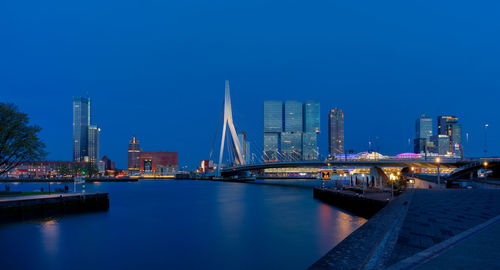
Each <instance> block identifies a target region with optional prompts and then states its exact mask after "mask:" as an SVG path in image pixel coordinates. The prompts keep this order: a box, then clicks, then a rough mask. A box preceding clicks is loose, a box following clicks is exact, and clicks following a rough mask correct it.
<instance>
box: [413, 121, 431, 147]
mask: <svg viewBox="0 0 500 270" xmlns="http://www.w3.org/2000/svg"><path fill="white" fill-rule="evenodd" d="M432 133H433V132H432V118H431V117H426V116H425V114H422V116H420V118H418V119H417V121H416V122H415V140H414V142H413V148H414V149H413V150H414V152H415V153H423V152H426V151H427V150H426V149H429V148H428V147H430V145H431V144H430V143H431V140H430V138H431V136H432Z"/></svg>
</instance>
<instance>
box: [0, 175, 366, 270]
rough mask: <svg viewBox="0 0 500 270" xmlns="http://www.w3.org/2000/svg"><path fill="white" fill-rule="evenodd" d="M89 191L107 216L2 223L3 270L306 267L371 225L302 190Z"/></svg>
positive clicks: (149, 186) (167, 184) (235, 186)
mask: <svg viewBox="0 0 500 270" xmlns="http://www.w3.org/2000/svg"><path fill="white" fill-rule="evenodd" d="M4 185H5V184H0V190H3V189H4ZM10 186H11V190H12V191H14V190H22V191H33V190H35V189H39V188H40V187H41V186H43V187H45V188H47V184H46V183H44V184H37V183H35V184H32V183H22V184H17V185H14V184H10ZM52 186H54V185H52ZM59 186H61V185H59ZM62 186H64V185H62ZM52 188H53V187H52ZM69 188H70V189H72V185H69ZM87 192H109V193H110V208H109V211H107V212H99V213H86V214H75V215H69V216H63V217H56V218H48V219H43V220H33V221H26V222H18V223H11V224H6V225H0V269H2V270H3V269H72V270H74V269H86V270H88V269H141V268H142V269H158V268H161V269H271V268H274V269H304V268H306V267H308V266H309V265H311V264H312V263H314V262H315V261H316V260H317V259H319V258H320V257H321V256H322V255H324V254H325V253H326V252H327V251H328V250H330V249H331V248H332V247H333V246H334V245H336V244H337V243H339V242H340V241H341V240H342V239H344V238H345V237H346V236H347V235H349V234H350V233H351V232H352V231H354V230H355V229H357V228H358V227H359V226H361V225H362V224H363V223H364V222H365V221H366V220H365V219H363V218H360V217H356V216H354V215H352V214H349V213H347V212H344V211H342V210H339V209H337V208H334V207H332V206H329V205H327V204H324V203H322V202H320V201H318V200H315V199H313V197H312V190H311V189H310V188H303V187H302V188H298V187H289V186H286V187H285V186H270V185H258V184H241V183H223V182H210V181H185V180H182V181H179V180H175V181H174V180H167V181H165V180H163V181H140V182H137V183H94V184H87Z"/></svg>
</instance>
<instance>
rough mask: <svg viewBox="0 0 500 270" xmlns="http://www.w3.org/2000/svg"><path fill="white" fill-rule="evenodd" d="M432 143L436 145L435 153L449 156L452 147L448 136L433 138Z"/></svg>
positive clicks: (439, 135)
mask: <svg viewBox="0 0 500 270" xmlns="http://www.w3.org/2000/svg"><path fill="white" fill-rule="evenodd" d="M431 142H432V143H433V145H434V151H433V152H434V153H436V154H438V155H440V156H442V155H446V154H448V151H449V149H450V148H449V147H450V137H449V136H448V135H441V134H438V135H435V136H431Z"/></svg>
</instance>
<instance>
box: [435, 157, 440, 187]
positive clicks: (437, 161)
mask: <svg viewBox="0 0 500 270" xmlns="http://www.w3.org/2000/svg"><path fill="white" fill-rule="evenodd" d="M439 162H441V159H440V158H436V163H437V170H438V187H441V175H440V173H439Z"/></svg>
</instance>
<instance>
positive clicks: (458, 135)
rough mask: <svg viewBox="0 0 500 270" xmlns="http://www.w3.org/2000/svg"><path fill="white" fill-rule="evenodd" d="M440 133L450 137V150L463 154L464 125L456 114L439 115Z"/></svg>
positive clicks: (453, 152) (450, 151)
mask: <svg viewBox="0 0 500 270" xmlns="http://www.w3.org/2000/svg"><path fill="white" fill-rule="evenodd" d="M438 134H439V135H447V136H449V138H450V141H449V146H448V152H449V153H452V154H455V155H461V152H462V127H461V126H460V124H459V123H458V118H457V117H455V116H448V115H442V116H438Z"/></svg>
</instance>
